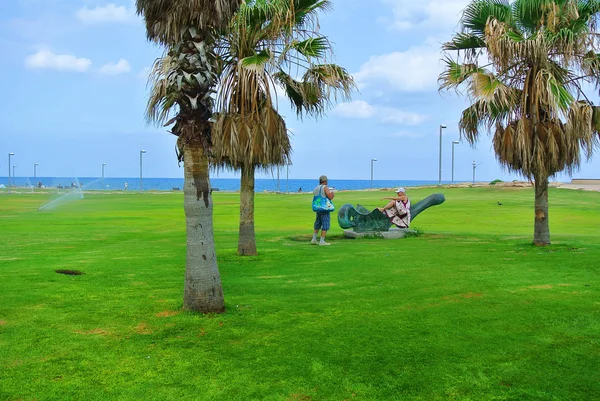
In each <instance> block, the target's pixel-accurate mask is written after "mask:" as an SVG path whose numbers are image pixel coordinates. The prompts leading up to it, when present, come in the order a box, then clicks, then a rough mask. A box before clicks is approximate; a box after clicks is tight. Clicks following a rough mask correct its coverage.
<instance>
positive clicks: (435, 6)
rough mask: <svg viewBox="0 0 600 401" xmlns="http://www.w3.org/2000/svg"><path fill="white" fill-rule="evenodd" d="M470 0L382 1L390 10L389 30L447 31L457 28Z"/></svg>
mask: <svg viewBox="0 0 600 401" xmlns="http://www.w3.org/2000/svg"><path fill="white" fill-rule="evenodd" d="M470 2H471V0H421V1H414V0H383V3H384V4H385V5H388V6H390V7H391V9H392V19H391V20H389V19H387V22H388V23H389V26H390V28H391V29H394V30H399V31H406V30H412V29H426V30H428V32H429V33H430V34H431V32H432V30H435V31H437V32H439V31H449V30H451V29H454V28H457V27H458V25H459V24H458V22H459V20H460V17H461V14H462V11H463V10H464V9H465V7H466V6H467V5H468V4H469V3H470Z"/></svg>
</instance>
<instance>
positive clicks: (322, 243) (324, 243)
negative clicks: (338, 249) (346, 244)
mask: <svg viewBox="0 0 600 401" xmlns="http://www.w3.org/2000/svg"><path fill="white" fill-rule="evenodd" d="M319 245H320V246H327V245H331V244H330V243H329V242H319Z"/></svg>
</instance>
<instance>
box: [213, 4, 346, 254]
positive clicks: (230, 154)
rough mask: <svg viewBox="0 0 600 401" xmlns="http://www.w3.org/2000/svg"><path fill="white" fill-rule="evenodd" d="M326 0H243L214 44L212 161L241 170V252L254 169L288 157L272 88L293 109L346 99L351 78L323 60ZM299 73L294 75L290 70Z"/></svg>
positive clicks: (249, 234)
mask: <svg viewBox="0 0 600 401" xmlns="http://www.w3.org/2000/svg"><path fill="white" fill-rule="evenodd" d="M330 7H331V4H330V1H328V0H270V1H265V0H253V1H246V4H245V5H242V6H241V7H240V9H239V11H238V12H237V14H236V16H235V17H234V19H233V21H232V23H231V25H230V27H229V29H228V32H227V34H226V35H224V36H223V37H222V38H221V40H220V41H219V43H218V46H217V49H218V53H219V55H220V63H219V64H220V65H221V66H222V68H221V70H220V71H219V73H220V81H219V89H218V92H217V107H216V109H217V115H216V123H215V125H214V127H213V138H214V148H213V150H214V156H215V163H216V164H217V165H219V166H221V167H223V166H225V167H226V168H231V169H234V170H240V171H241V190H240V229H239V241H238V254H240V255H256V254H257V251H256V237H255V233H254V173H255V170H256V169H257V168H258V169H264V170H268V169H269V168H272V167H273V166H274V165H275V166H281V165H286V164H289V163H290V154H291V145H290V140H289V137H288V132H287V128H286V124H285V121H284V119H283V118H282V117H281V116H280V115H279V113H278V111H277V109H276V106H275V105H274V101H273V98H274V97H275V88H276V87H277V86H279V87H280V89H284V90H283V92H284V93H285V95H286V96H287V97H289V98H290V99H291V101H292V106H293V107H294V108H295V109H296V111H297V113H298V114H299V115H300V116H302V115H304V114H309V115H314V116H318V115H321V114H322V113H323V112H324V111H325V109H326V108H327V106H328V105H330V104H331V101H332V98H337V96H338V95H339V96H341V98H343V99H347V98H348V97H349V95H350V92H351V91H352V89H353V88H354V82H353V79H352V77H351V76H350V75H349V74H348V73H347V71H346V70H345V69H343V68H341V67H339V66H337V65H335V64H330V63H327V61H328V58H329V56H330V55H331V45H330V43H329V41H328V40H327V38H326V37H324V36H322V35H320V34H319V32H318V20H317V15H318V13H319V12H320V11H323V10H328V9H330ZM291 71H293V74H294V76H295V77H297V79H294V77H292V75H291V74H292V72H291Z"/></svg>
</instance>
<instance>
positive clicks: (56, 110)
mask: <svg viewBox="0 0 600 401" xmlns="http://www.w3.org/2000/svg"><path fill="white" fill-rule="evenodd" d="M467 3H468V1H467V0H421V1H414V0H370V1H364V0H343V1H342V0H334V1H333V4H334V10H333V11H332V12H330V13H328V14H325V15H323V16H322V17H321V31H322V33H324V34H325V35H327V36H329V38H330V39H331V41H332V42H333V43H334V45H335V53H336V62H337V63H338V64H340V65H342V66H344V67H345V68H346V69H348V71H350V72H351V73H352V74H353V75H354V77H355V79H356V81H357V83H358V85H359V88H360V90H359V92H357V93H355V94H354V96H353V99H352V101H351V102H348V103H344V104H338V105H337V106H336V107H335V108H334V109H332V110H330V111H329V112H328V114H327V116H325V117H323V118H320V119H319V120H316V121H315V120H311V119H305V120H303V121H299V120H297V119H296V117H295V115H294V114H293V113H292V112H290V110H289V108H288V106H287V102H286V101H281V102H280V103H281V105H280V111H281V113H282V114H283V115H284V116H286V121H287V125H288V127H289V128H290V130H291V132H292V141H293V147H294V153H293V166H291V167H290V170H289V172H290V178H313V177H318V176H319V175H321V174H327V175H328V176H329V177H330V179H332V180H335V179H369V177H370V163H371V158H377V162H376V163H375V164H374V170H375V171H374V177H375V179H391V180H412V179H415V180H417V179H418V180H437V179H438V157H439V153H438V152H439V126H440V124H445V125H447V127H448V128H447V129H445V130H444V132H443V133H444V135H443V145H442V159H443V161H442V179H443V180H444V181H449V180H450V179H451V149H452V145H451V144H452V141H453V140H459V134H458V128H457V123H458V119H459V117H460V112H461V111H462V110H463V109H464V107H465V106H466V100H465V99H462V98H459V97H457V96H456V95H454V94H453V93H444V94H440V93H438V91H437V76H438V74H439V73H440V72H441V64H440V58H441V52H440V45H441V43H442V42H444V41H446V40H448V39H449V38H450V37H451V35H452V33H453V32H454V31H455V30H456V29H457V27H458V21H459V19H460V13H461V10H462V9H463V8H464V7H465V5H466V4H467ZM0 52H1V54H4V57H3V59H2V61H1V62H0V84H1V85H2V88H3V90H4V93H5V95H4V96H3V97H2V98H0V109H1V110H2V116H3V118H2V119H0V175H1V176H6V175H7V174H8V168H7V166H8V153H9V152H14V153H15V156H13V157H12V160H11V164H12V165H17V166H18V167H17V168H16V170H15V171H16V175H17V176H33V164H34V163H39V166H38V176H64V177H72V176H79V177H86V176H87V177H89V176H91V177H97V176H99V175H100V174H101V166H102V163H107V166H106V176H107V177H132V176H133V177H135V176H137V175H138V174H139V151H140V149H145V150H146V151H147V153H146V154H145V155H144V176H147V177H182V176H183V170H182V167H180V166H178V164H177V160H176V157H175V138H174V137H173V136H171V135H169V134H168V133H166V131H165V130H164V129H162V128H156V127H152V126H148V125H147V124H146V122H145V119H144V109H145V104H146V99H147V94H148V90H147V88H146V79H147V70H148V68H149V67H150V66H151V65H152V63H153V61H154V59H155V58H156V57H158V56H159V55H160V54H161V53H162V50H161V49H160V48H158V47H156V46H154V45H152V44H150V43H148V42H147V41H146V38H145V31H144V28H143V25H142V22H141V20H140V19H139V17H137V16H135V14H134V12H133V1H130V0H108V1H103V0H11V1H3V2H2V3H1V4H0ZM592 99H595V100H597V95H594V96H593V97H592ZM474 160H475V161H477V163H481V164H480V165H479V166H478V167H477V176H476V179H477V180H482V181H487V180H493V179H496V178H499V179H503V180H513V179H520V178H521V177H519V176H517V175H510V174H508V173H507V172H506V171H504V170H503V169H502V168H501V167H500V166H499V164H498V163H497V162H496V160H495V157H494V154H493V150H492V148H491V141H490V140H489V138H488V137H487V135H485V134H484V135H482V140H481V141H480V142H479V143H478V144H477V147H476V148H471V147H470V146H469V145H468V144H467V143H466V142H464V141H461V142H460V143H459V144H458V145H456V146H455V170H454V171H455V172H454V175H455V180H457V181H470V180H471V178H472V171H473V170H472V163H473V161H474ZM599 171H600V158H599V157H596V160H594V161H592V162H590V163H585V164H583V165H582V168H581V171H579V172H577V173H576V174H575V175H574V178H598V175H600V174H599V173H598V172H599ZM218 176H219V177H220V178H228V177H234V176H235V173H229V172H222V173H220V174H219V175H218ZM264 176H270V175H269V174H267V175H264ZM569 179H570V177H567V176H564V175H561V176H559V177H558V180H560V181H567V180H569Z"/></svg>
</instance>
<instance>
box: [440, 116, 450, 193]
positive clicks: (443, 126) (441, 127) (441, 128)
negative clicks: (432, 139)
mask: <svg viewBox="0 0 600 401" xmlns="http://www.w3.org/2000/svg"><path fill="white" fill-rule="evenodd" d="M444 128H448V127H446V126H445V125H444V124H441V125H440V162H439V166H440V174H439V177H438V185H442V130H443V129H444Z"/></svg>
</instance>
